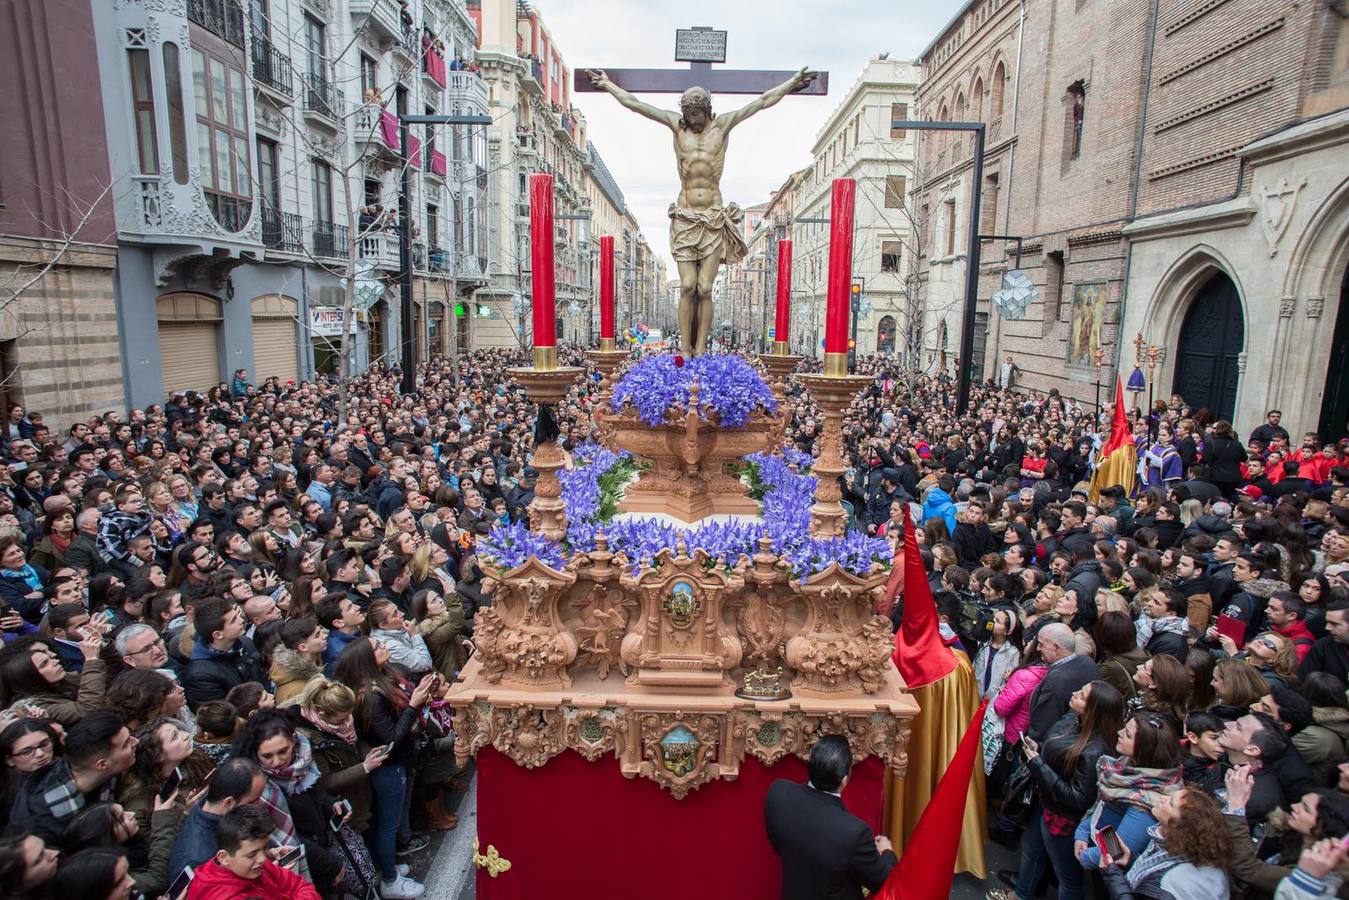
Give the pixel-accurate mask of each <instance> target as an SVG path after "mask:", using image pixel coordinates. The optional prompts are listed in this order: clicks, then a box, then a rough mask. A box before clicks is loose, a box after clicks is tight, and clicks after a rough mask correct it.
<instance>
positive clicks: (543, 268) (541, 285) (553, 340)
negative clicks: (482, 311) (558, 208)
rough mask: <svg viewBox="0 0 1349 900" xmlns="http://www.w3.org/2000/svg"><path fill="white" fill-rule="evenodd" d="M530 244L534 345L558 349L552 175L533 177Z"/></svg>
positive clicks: (531, 186) (530, 193)
mask: <svg viewBox="0 0 1349 900" xmlns="http://www.w3.org/2000/svg"><path fill="white" fill-rule="evenodd" d="M529 245H530V262H531V269H532V271H531V273H530V274H531V276H532V278H531V286H532V289H533V297H534V346H535V347H556V346H557V312H556V305H557V298H556V295H555V293H554V283H553V277H554V272H553V176H552V175H546V174H543V173H536V174H533V175H530V176H529ZM535 356H536V357H537V356H538V354H537V353H536V354H535Z"/></svg>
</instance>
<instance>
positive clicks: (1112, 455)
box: [1088, 376, 1138, 503]
mask: <svg viewBox="0 0 1349 900" xmlns="http://www.w3.org/2000/svg"><path fill="white" fill-rule="evenodd" d="M1137 479H1138V449H1137V448H1136V447H1135V446H1134V432H1133V429H1132V428H1130V427H1129V417H1128V416H1127V415H1126V414H1125V410H1124V384H1123V382H1121V381H1120V380H1119V376H1115V414H1114V417H1113V418H1112V420H1111V423H1110V437H1109V438H1108V439H1106V442H1105V444H1104V445H1103V446H1102V447H1101V452H1100V453H1098V454H1097V455H1096V471H1095V472H1093V473H1092V475H1091V492H1090V493H1089V494H1088V499H1089V500H1090V501H1091V502H1092V503H1097V502H1099V501H1100V499H1101V491H1102V490H1103V489H1105V488H1107V487H1110V486H1111V485H1116V484H1117V485H1119V486H1121V487H1123V488H1124V492H1125V495H1126V496H1129V495H1132V494H1133V492H1134V483H1135V482H1136V481H1137Z"/></svg>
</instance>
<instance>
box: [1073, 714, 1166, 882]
mask: <svg viewBox="0 0 1349 900" xmlns="http://www.w3.org/2000/svg"><path fill="white" fill-rule="evenodd" d="M1115 751H1116V752H1117V753H1118V754H1119V755H1118V756H1102V757H1101V758H1100V760H1099V761H1098V762H1097V764H1096V787H1097V800H1096V803H1095V804H1094V805H1093V806H1092V807H1091V809H1090V810H1089V811H1088V812H1087V814H1086V815H1085V816H1083V817H1082V821H1081V822H1079V823H1078V826H1077V832H1076V834H1074V835H1073V838H1074V841H1073V850H1074V853H1076V855H1077V861H1078V862H1079V863H1081V864H1082V867H1083V868H1084V869H1095V868H1097V867H1098V866H1099V865H1100V862H1101V852H1100V850H1098V849H1097V848H1096V841H1095V838H1096V834H1097V833H1098V832H1099V831H1100V830H1101V829H1102V828H1104V827H1106V826H1110V827H1111V828H1113V829H1114V830H1115V834H1116V835H1118V837H1119V839H1120V841H1122V842H1123V843H1124V846H1125V847H1127V848H1128V849H1129V852H1130V853H1132V854H1133V855H1134V856H1135V858H1136V857H1137V856H1138V855H1139V854H1141V853H1142V852H1143V850H1144V848H1145V847H1147V844H1148V841H1149V840H1151V835H1150V831H1151V829H1152V827H1153V826H1154V825H1156V824H1157V820H1156V818H1154V816H1153V814H1152V809H1153V806H1154V805H1156V803H1157V802H1159V801H1160V800H1161V799H1162V798H1163V797H1165V796H1167V795H1168V794H1173V793H1175V792H1176V791H1178V790H1179V789H1180V787H1181V772H1180V764H1181V753H1180V736H1179V735H1178V734H1176V730H1175V728H1173V727H1172V726H1171V724H1170V723H1169V722H1167V720H1166V719H1165V718H1164V717H1162V716H1159V715H1157V714H1156V713H1153V712H1147V711H1144V712H1139V713H1135V714H1134V715H1133V716H1132V717H1131V718H1130V719H1129V720H1128V721H1127V722H1125V723H1124V727H1123V728H1121V729H1120V732H1119V737H1118V739H1117V740H1116V741H1115Z"/></svg>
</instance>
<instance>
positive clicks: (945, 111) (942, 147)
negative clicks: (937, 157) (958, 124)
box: [937, 102, 951, 153]
mask: <svg viewBox="0 0 1349 900" xmlns="http://www.w3.org/2000/svg"><path fill="white" fill-rule="evenodd" d="M937 121H939V122H949V121H951V109H950V107H948V106H947V105H946V104H945V103H944V102H943V103H942V105H941V112H939V113H937ZM950 134H951V132H949V131H939V132H937V152H938V153H944V152H945V151H946V142H947V139H948V137H949V136H950Z"/></svg>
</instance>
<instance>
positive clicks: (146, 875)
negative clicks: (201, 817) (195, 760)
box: [61, 790, 183, 897]
mask: <svg viewBox="0 0 1349 900" xmlns="http://www.w3.org/2000/svg"><path fill="white" fill-rule="evenodd" d="M181 793H182V792H181V790H180V791H176V792H174V793H173V794H172V795H171V796H169V797H168V798H167V799H165V800H160V799H159V798H158V797H156V798H155V808H154V816H153V817H152V818H151V820H150V828H149V833H148V834H147V833H146V829H143V828H141V825H140V822H138V821H137V820H136V814H135V813H133V812H132V811H131V810H129V809H125V808H124V807H123V806H122V805H121V804H120V803H95V804H92V805H90V806H86V807H85V808H84V809H82V810H80V811H79V812H78V813H76V814H75V815H74V816H73V817H72V818H71V820H70V822H69V823H68V824H67V825H66V831H65V835H64V836H63V837H62V839H61V855H62V856H63V857H65V858H69V857H71V856H73V855H75V854H76V853H78V852H79V851H81V850H86V849H89V848H96V849H102V850H113V851H116V852H118V853H123V854H125V855H126V859H127V869H128V874H130V875H131V880H132V881H134V882H135V884H136V890H138V891H140V892H141V893H142V894H143V895H145V896H146V897H158V896H160V895H161V894H163V893H164V892H165V891H166V890H167V889H168V887H169V857H170V856H172V855H173V842H174V841H175V840H177V839H178V832H179V830H180V829H181V828H182V827H183V812H182V810H181V809H180V808H179V807H178V796H179V794H181Z"/></svg>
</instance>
